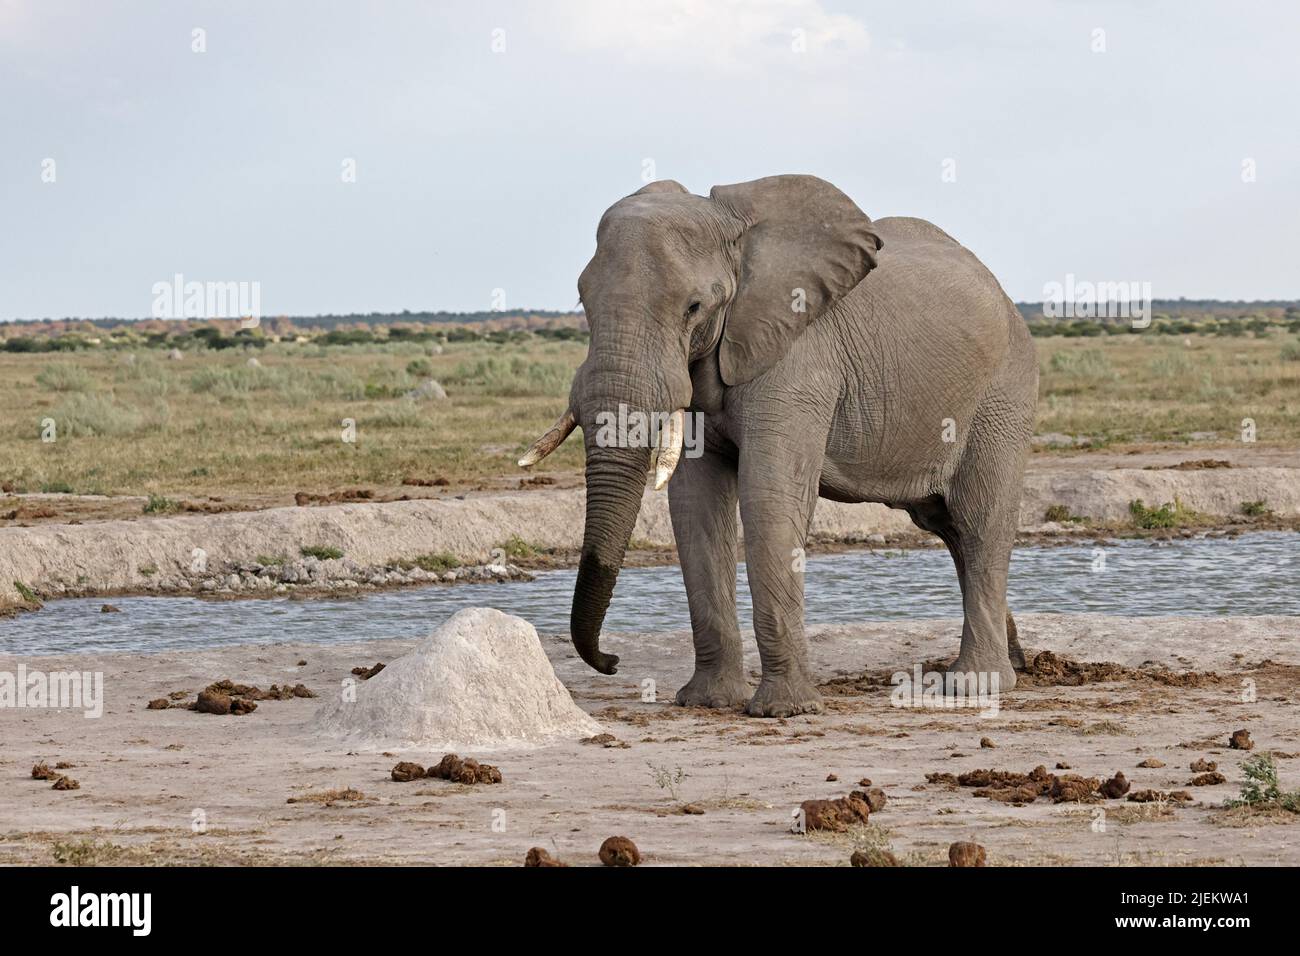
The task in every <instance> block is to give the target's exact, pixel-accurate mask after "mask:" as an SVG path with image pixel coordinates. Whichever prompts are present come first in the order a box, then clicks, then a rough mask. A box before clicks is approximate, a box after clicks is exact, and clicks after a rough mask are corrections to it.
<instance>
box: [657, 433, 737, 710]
mask: <svg viewBox="0 0 1300 956" xmlns="http://www.w3.org/2000/svg"><path fill="white" fill-rule="evenodd" d="M668 507H669V512H670V514H671V515H672V520H673V535H674V537H675V538H676V539H677V553H678V557H679V560H680V562H681V566H682V580H683V581H684V582H685V584H686V601H687V604H688V605H689V606H690V612H691V633H692V635H693V637H694V641H695V674H694V676H692V677H691V679H690V682H689V683H687V684H686V686H685V687H683V688H682V689H681V690H679V691H678V692H677V703H679V704H681V705H682V706H684V707H735V706H737V705H739V704H743V703H744V702H745V701H746V700H748V699H749V693H750V692H749V684H748V682H747V681H746V680H745V668H744V658H743V655H742V653H741V647H740V626H739V624H738V622H737V620H736V538H737V535H736V464H735V462H734V461H731V460H729V459H727V458H725V457H723V456H721V455H719V454H718V453H716V452H713V451H706V452H705V453H704V454H703V455H702V456H700V457H699V458H684V459H683V460H682V462H681V464H680V465H678V468H677V474H676V475H675V476H674V477H673V480H672V482H671V483H670V484H669V485H668Z"/></svg>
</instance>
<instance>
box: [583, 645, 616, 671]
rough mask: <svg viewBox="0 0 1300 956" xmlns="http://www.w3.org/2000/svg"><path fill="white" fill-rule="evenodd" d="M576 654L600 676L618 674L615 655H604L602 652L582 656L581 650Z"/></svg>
mask: <svg viewBox="0 0 1300 956" xmlns="http://www.w3.org/2000/svg"><path fill="white" fill-rule="evenodd" d="M578 653H579V654H581V655H582V659H583V660H584V661H586V662H587V663H588V664H589V665H590V666H591V667H592V668H593V669H594V670H597V671H599V672H600V673H602V674H617V673H618V655H617V654H606V653H605V652H604V651H592V652H591V653H590V654H583V653H582V651H581V650H579V652H578Z"/></svg>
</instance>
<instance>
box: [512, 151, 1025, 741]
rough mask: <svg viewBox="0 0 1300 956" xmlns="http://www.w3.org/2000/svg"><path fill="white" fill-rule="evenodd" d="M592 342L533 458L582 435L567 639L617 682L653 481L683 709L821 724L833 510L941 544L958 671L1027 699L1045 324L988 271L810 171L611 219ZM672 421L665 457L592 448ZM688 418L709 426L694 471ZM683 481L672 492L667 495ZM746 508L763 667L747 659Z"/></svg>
mask: <svg viewBox="0 0 1300 956" xmlns="http://www.w3.org/2000/svg"><path fill="white" fill-rule="evenodd" d="M578 291H579V295H580V298H581V303H582V305H583V308H584V310H585V313H586V317H587V321H588V323H589V327H590V332H591V338H590V345H589V347H588V353H587V356H586V359H585V360H584V361H583V363H582V364H581V366H580V367H579V368H578V370H577V372H576V373H575V376H574V380H573V385H572V388H571V390H570V393H569V404H568V408H567V409H566V410H565V412H564V414H563V415H561V416H560V419H559V420H558V421H557V422H556V424H555V426H554V427H553V428H551V429H550V430H549V431H547V432H546V434H544V435H543V436H542V437H541V438H540V439H538V440H537V441H536V442H535V443H534V444H533V445H532V447H531V448H529V450H528V451H527V453H526V454H525V455H524V457H523V458H522V459H520V464H521V465H522V466H531V465H534V464H536V463H537V462H538V461H540V460H541V459H542V458H544V457H545V456H546V455H547V454H549V453H550V452H551V451H553V450H554V449H555V448H556V447H557V446H558V445H559V444H560V442H562V441H563V440H564V439H565V437H567V436H568V435H569V434H570V433H571V432H572V431H573V430H574V429H575V428H578V427H581V428H582V430H583V435H584V444H585V451H586V467H585V477H586V489H587V497H586V524H585V526H584V529H583V535H582V550H581V553H580V558H579V565H578V572H577V580H576V583H575V586H574V594H573V606H572V614H571V618H570V630H571V634H572V640H573V644H574V647H575V649H576V650H577V652H578V654H579V655H580V656H581V657H582V659H583V660H584V661H585V662H586V663H587V664H589V665H590V666H591V667H593V668H595V669H596V670H597V671H599V672H601V673H604V674H613V673H614V672H615V670H616V665H617V663H618V657H617V656H616V655H612V654H608V653H605V652H603V651H601V649H600V631H601V627H602V625H603V623H604V619H605V613H606V611H607V609H608V607H609V602H610V598H611V595H612V593H613V589H614V584H615V581H616V579H617V577H618V573H619V570H620V568H621V566H622V563H623V559H624V556H625V552H626V549H627V546H628V542H629V539H630V537H631V534H632V531H633V527H634V525H635V522H636V519H637V515H638V512H639V509H640V506H641V501H642V497H643V494H644V493H645V485H646V478H647V472H648V471H649V469H650V468H651V467H654V468H655V470H656V487H658V486H662V485H663V484H665V483H668V498H669V510H670V515H671V520H672V528H673V533H674V536H675V538H676V541H677V548H678V554H679V559H680V564H681V572H682V578H683V580H684V582H685V586H686V594H687V601H688V605H689V610H690V620H691V630H692V634H693V641H694V648H695V671H694V675H693V676H692V677H691V678H690V681H689V682H688V683H687V684H686V685H685V686H684V687H682V688H681V689H680V690H679V691H678V692H677V695H676V701H677V703H679V704H682V705H688V706H703V707H710V708H727V707H738V706H739V705H741V704H744V705H745V710H746V712H747V713H748V714H750V715H752V716H761V717H787V716H790V715H793V714H799V713H815V712H818V711H820V710H821V707H822V703H821V696H820V694H819V691H818V689H817V686H816V684H815V682H814V680H813V676H812V675H811V674H810V671H809V664H808V650H807V641H806V637H805V633H804V620H803V618H804V606H803V605H804V587H803V572H802V567H803V565H802V563H801V561H800V560H799V558H800V556H802V554H803V553H804V551H803V549H804V548H805V545H806V542H807V537H808V529H809V524H810V522H811V519H812V513H813V508H814V505H815V504H816V502H817V499H818V498H819V497H821V498H827V499H830V500H832V501H840V502H867V501H872V502H882V503H884V504H886V505H888V506H890V507H893V508H901V509H904V510H905V511H906V512H907V513H908V515H909V516H910V517H911V519H912V521H913V522H914V523H915V524H916V525H917V526H918V527H920V528H922V529H924V530H925V531H928V532H932V533H934V534H935V535H937V536H938V537H939V538H940V539H942V541H943V543H944V544H945V545H946V546H947V548H948V550H949V552H950V553H951V556H952V560H953V562H954V563H955V565H956V571H957V577H958V580H959V583H960V585H961V592H962V608H963V617H964V622H963V625H962V633H961V644H960V648H959V652H958V654H957V658H956V660H955V661H954V662H953V663H952V664H951V665H950V666H949V671H950V672H952V671H956V672H961V673H963V674H969V673H970V672H978V673H979V674H981V675H984V674H987V675H989V676H990V677H991V675H993V674H996V675H997V677H998V681H999V684H998V685H995V686H999V687H1000V689H1004V690H1009V689H1010V688H1012V687H1014V686H1015V683H1016V673H1015V667H1016V666H1017V665H1019V666H1023V652H1022V651H1021V650H1020V647H1019V643H1018V641H1017V639H1016V637H1015V632H1014V625H1013V626H1012V627H1011V628H1010V629H1009V628H1008V626H1007V625H1008V624H1009V623H1011V622H1010V616H1009V614H1008V613H1007V610H1006V605H1007V598H1006V588H1007V574H1008V567H1009V564H1010V557H1011V549H1012V545H1013V542H1014V538H1015V534H1016V530H1017V518H1018V512H1019V502H1020V490H1021V481H1022V478H1023V472H1024V467H1025V461H1026V457H1027V454H1028V450H1029V444H1030V438H1031V436H1032V433H1033V416H1034V409H1035V404H1036V399H1037V391H1038V362H1037V358H1036V355H1035V351H1034V345H1033V341H1032V339H1031V337H1030V334H1029V329H1028V326H1027V325H1026V323H1025V321H1024V319H1023V317H1022V316H1021V315H1020V313H1019V311H1018V310H1017V309H1016V307H1015V306H1014V305H1013V304H1012V302H1011V300H1010V299H1009V298H1008V297H1007V295H1006V294H1005V292H1003V290H1002V288H1001V286H1000V285H999V284H998V282H997V280H996V279H995V278H994V277H993V275H992V274H991V273H990V272H989V270H988V269H987V268H986V267H985V266H984V265H983V263H981V262H980V261H979V259H977V258H976V257H975V256H974V254H972V253H971V252H969V251H968V250H967V249H965V248H964V247H963V246H961V245H960V244H959V243H958V242H957V241H956V240H954V239H952V238H951V237H950V236H948V235H947V234H946V233H945V232H943V231H942V230H941V229H939V228H938V227H937V226H934V225H932V224H931V223H929V222H926V221H925V220H922V219H913V218H907V217H889V218H882V219H878V220H875V221H873V220H871V219H870V218H868V217H867V215H866V214H865V213H864V212H862V210H861V209H859V208H858V206H857V205H856V204H855V203H854V202H853V200H852V199H850V198H849V197H848V196H847V195H845V194H844V193H843V192H841V191H840V190H839V189H838V188H836V187H835V186H833V185H831V184H830V183H828V182H826V181H824V180H822V179H819V178H817V177H815V176H808V175H782V176H771V177H767V178H764V179H757V180H754V181H752V182H745V183H738V184H735V185H729V186H715V187H714V188H713V189H712V190H710V192H709V195H708V196H707V197H705V196H699V195H694V194H692V193H690V192H688V191H687V190H686V189H685V188H684V187H682V186H681V185H680V184H678V183H676V182H673V181H670V180H662V181H656V182H652V183H650V184H649V185H646V186H645V187H644V188H642V189H640V190H638V191H637V192H635V193H633V194H631V195H630V196H627V197H625V198H624V199H622V200H620V201H618V202H617V203H615V204H614V205H613V206H611V207H610V208H609V209H608V210H607V211H606V212H605V214H604V216H603V217H602V218H601V220H600V225H599V227H598V229H597V232H596V251H595V254H594V255H593V256H592V258H591V261H590V262H589V263H588V264H587V266H586V268H585V269H583V271H582V274H581V276H580V278H579V280H578ZM620 405H625V406H626V407H627V408H630V409H634V410H641V411H643V412H645V413H648V414H649V413H653V414H659V415H661V416H662V415H668V419H667V422H666V424H665V426H664V427H662V428H660V429H657V430H656V433H655V438H654V440H653V441H644V442H627V443H624V444H625V445H626V447H619V446H618V443H611V442H609V441H604V442H601V441H598V440H597V433H598V428H597V421H598V418H599V416H600V415H601V414H602V413H605V414H608V412H609V411H610V410H612V409H615V408H617V407H619V406H620ZM685 414H690V415H699V416H702V417H703V422H704V439H703V442H702V444H701V446H700V448H699V449H698V452H699V453H698V454H697V455H694V456H692V455H687V456H686V457H682V455H681V451H682V437H681V433H682V428H681V423H682V419H683V416H684V415H685ZM670 479H671V480H670ZM737 512H739V519H740V524H741V526H742V527H743V531H744V535H743V537H744V555H745V561H746V572H747V575H748V581H749V588H750V592H751V596H752V599H753V625H754V632H755V639H756V641H757V644H758V650H759V656H760V659H761V663H762V676H761V679H760V681H759V683H758V686H757V688H755V689H753V690H752V692H751V688H750V685H749V682H748V681H747V679H746V674H745V671H744V668H743V664H742V652H741V638H740V630H739V624H738V621H737V616H736V583H735V582H736V569H737V556H736V555H737V544H738V530H739V529H738V527H737Z"/></svg>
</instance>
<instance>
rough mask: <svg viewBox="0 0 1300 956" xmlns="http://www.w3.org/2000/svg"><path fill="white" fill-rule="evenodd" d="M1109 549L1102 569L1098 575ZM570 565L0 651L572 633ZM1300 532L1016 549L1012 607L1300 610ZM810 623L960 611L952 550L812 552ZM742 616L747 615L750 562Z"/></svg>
mask: <svg viewBox="0 0 1300 956" xmlns="http://www.w3.org/2000/svg"><path fill="white" fill-rule="evenodd" d="M1102 559H1104V569H1103V570H1097V571H1095V570H1094V568H1095V567H1097V564H1098V561H1099V560H1102ZM574 573H575V572H574V571H572V570H564V571H550V572H547V573H544V574H540V575H538V577H537V580H536V581H533V582H512V583H507V584H480V585H460V586H455V587H437V586H434V587H419V588H408V589H403V590H398V591H383V592H378V593H373V594H369V595H366V596H364V597H359V598H340V599H333V598H327V599H320V598H318V599H312V600H292V599H288V598H265V599H260V600H246V601H204V600H199V599H197V598H161V597H141V598H115V599H113V603H114V604H115V605H117V606H118V607H120V608H121V609H122V613H121V614H101V613H100V610H99V608H100V605H101V604H103V603H104V602H103V601H102V600H100V599H89V598H77V599H70V600H62V601H53V602H51V603H50V604H48V605H47V606H46V607H45V609H44V610H42V611H39V612H38V613H35V614H22V615H18V616H17V617H13V618H9V619H6V620H0V653H21V654H56V653H71V652H111V651H133V650H175V649H178V648H183V647H212V646H216V645H221V644H239V643H262V644H266V643H273V642H274V643H278V642H282V641H313V642H318V641H357V640H366V639H370V638H378V637H406V638H415V637H420V636H423V635H424V634H427V633H428V632H429V631H430V630H432V629H433V627H434V626H435V625H437V624H438V623H439V622H440V621H442V620H443V619H444V618H446V617H447V616H448V615H450V614H451V613H452V612H453V611H456V610H457V609H459V608H462V607H468V606H472V605H490V606H492V607H497V608H500V609H501V610H503V611H507V612H509V613H512V614H518V615H520V616H521V617H524V618H527V619H528V620H529V621H531V622H532V623H533V624H534V625H535V626H536V627H537V629H538V630H539V631H552V632H555V631H560V632H563V631H567V630H568V627H569V601H570V599H571V596H572V593H573V579H574ZM1298 583H1300V537H1298V536H1296V535H1294V534H1288V533H1284V532H1259V533H1254V534H1244V535H1241V536H1240V537H1238V538H1232V539H1229V538H1214V539H1194V540H1177V541H1171V542H1153V541H1118V542H1114V543H1112V544H1109V545H1107V546H1106V548H1105V549H1104V552H1099V551H1098V550H1097V549H1096V548H1095V546H1093V545H1091V544H1086V545H1070V546H1068V547H1040V548H1021V549H1018V550H1017V551H1016V552H1015V555H1014V557H1013V559H1012V565H1011V582H1010V594H1011V606H1012V608H1013V609H1014V610H1016V611H1022V612H1047V613H1052V612H1057V613H1063V614H1069V613H1078V612H1082V611H1099V612H1104V613H1108V614H1125V615H1184V616H1205V615H1218V614H1245V615H1251V614H1296V615H1300V587H1297V584H1298ZM805 589H806V594H807V616H808V620H809V622H811V623H833V622H834V623H849V622H856V621H870V620H876V621H880V620H896V619H900V618H925V617H956V616H959V615H960V614H961V592H960V591H959V589H958V587H957V578H956V573H955V572H954V570H953V565H952V560H951V559H950V558H949V557H948V553H947V552H946V551H942V550H933V551H856V552H851V553H847V554H837V555H828V556H825V557H814V558H810V559H809V560H808V567H807V573H806V576H805ZM738 601H739V604H740V617H741V626H742V627H748V626H749V623H750V603H749V589H748V587H747V585H746V583H745V574H744V566H743V565H742V566H741V569H740V574H739V587H738ZM605 627H606V630H611V631H636V630H648V629H670V628H689V627H690V618H689V616H688V614H687V610H686V592H685V590H684V588H683V587H682V579H681V572H680V571H679V570H678V568H676V567H675V566H674V567H662V568H629V569H626V570H625V571H623V573H622V575H621V576H620V577H619V581H618V587H617V589H616V590H615V592H614V601H613V603H612V604H611V605H610V609H609V617H608V619H607V622H606V625H605Z"/></svg>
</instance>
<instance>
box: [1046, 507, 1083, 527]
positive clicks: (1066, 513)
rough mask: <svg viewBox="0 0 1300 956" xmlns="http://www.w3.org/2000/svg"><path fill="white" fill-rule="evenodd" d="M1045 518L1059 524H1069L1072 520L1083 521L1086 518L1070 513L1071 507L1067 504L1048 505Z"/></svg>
mask: <svg viewBox="0 0 1300 956" xmlns="http://www.w3.org/2000/svg"><path fill="white" fill-rule="evenodd" d="M1043 520H1044V521H1055V522H1057V523H1059V524H1067V523H1071V522H1075V523H1077V522H1081V521H1083V520H1084V519H1083V518H1080V517H1079V516H1078V515H1073V514H1070V509H1069V508H1067V507H1066V506H1065V505H1048V506H1047V510H1046V511H1045V512H1043Z"/></svg>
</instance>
